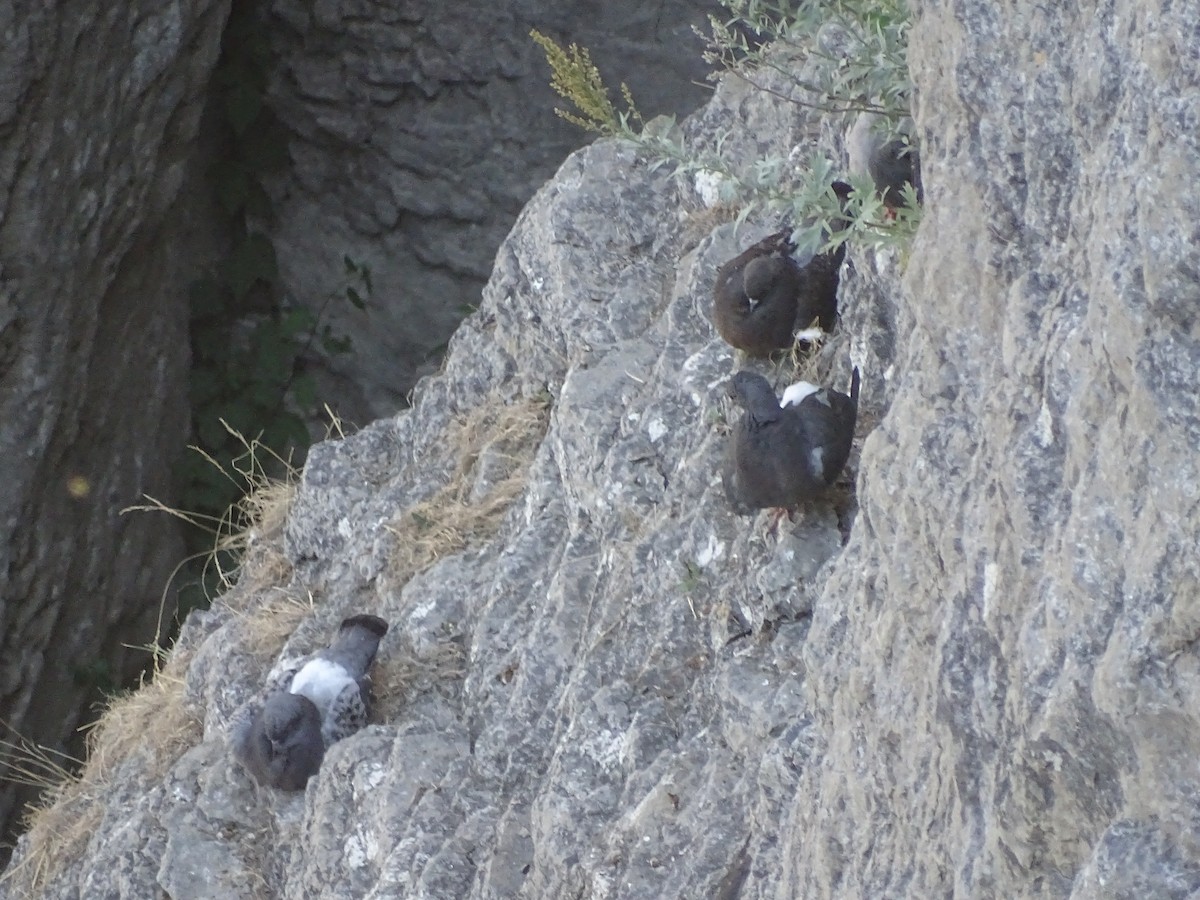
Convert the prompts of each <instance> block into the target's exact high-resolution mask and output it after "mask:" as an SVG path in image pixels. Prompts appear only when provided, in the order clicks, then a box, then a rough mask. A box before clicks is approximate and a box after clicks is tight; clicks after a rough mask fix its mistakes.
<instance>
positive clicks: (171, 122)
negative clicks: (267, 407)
mask: <svg viewBox="0 0 1200 900" xmlns="http://www.w3.org/2000/svg"><path fill="white" fill-rule="evenodd" d="M227 7H228V3H222V2H212V0H186V2H176V3H169V4H162V3H158V2H149V0H144V2H130V3H117V4H113V3H107V2H103V0H93V2H82V3H80V2H76V3H70V4H67V3H61V2H45V0H17V2H16V3H15V4H14V3H7V4H5V5H4V6H3V8H0V31H2V32H3V33H4V35H5V39H4V42H5V50H4V54H3V58H2V60H0V459H2V460H3V462H2V463H0V470H2V474H0V485H2V486H0V658H2V659H3V664H2V665H0V718H2V719H3V720H4V722H5V723H6V724H7V725H10V726H12V728H13V729H15V730H16V731H18V732H20V733H22V734H23V735H24V736H25V737H27V738H29V739H31V740H33V741H36V742H38V743H42V744H45V745H48V746H52V747H61V746H62V741H63V740H64V739H65V738H67V737H70V736H74V732H75V729H76V726H77V725H78V724H79V720H78V716H79V715H80V713H81V711H83V710H84V709H85V706H86V702H87V701H89V700H98V699H99V695H98V694H97V693H96V685H97V683H98V682H99V683H100V685H101V686H111V684H108V685H106V684H105V682H106V680H107V681H109V682H116V683H120V682H121V681H122V680H123V679H125V678H128V677H130V676H131V675H132V674H134V673H135V672H136V668H132V669H131V666H137V665H141V664H143V663H144V662H145V659H146V655H145V654H144V653H131V652H130V650H129V649H128V647H127V646H126V645H128V644H138V643H144V642H149V641H151V640H153V639H154V634H155V632H154V628H155V624H156V621H157V620H158V617H159V611H160V599H161V596H162V590H163V586H164V585H165V583H166V581H167V578H168V576H169V574H170V573H171V570H172V569H173V568H174V566H175V564H176V563H178V561H179V559H180V557H181V556H182V552H183V551H182V544H181V542H180V541H179V539H178V537H177V535H175V533H174V530H173V528H172V526H170V525H169V524H166V523H164V522H163V521H162V519H161V518H160V519H157V520H156V519H155V518H154V517H152V516H148V515H135V516H124V517H122V516H120V515H119V512H120V510H121V509H123V508H124V507H127V506H130V505H132V504H135V503H139V502H144V501H143V494H147V493H148V494H152V495H155V496H159V497H164V498H166V497H169V496H170V477H169V476H170V466H171V464H172V461H173V460H174V458H175V456H176V454H177V453H178V452H179V450H180V448H181V447H182V445H183V443H184V440H185V437H186V434H187V380H186V378H187V376H186V365H187V349H186V348H187V331H186V328H187V293H186V285H187V280H188V278H190V277H192V272H191V270H190V265H191V261H190V260H191V256H190V244H189V240H188V238H189V229H191V228H192V227H193V223H192V222H191V221H190V220H189V219H188V216H187V213H186V209H187V206H188V204H187V203H186V202H184V203H179V202H177V201H178V199H179V197H180V194H181V190H182V191H183V192H185V193H186V185H187V184H188V179H189V177H190V173H189V162H188V161H189V159H190V158H191V157H192V156H193V147H194V143H195V137H196V133H197V128H198V123H199V117H200V113H201V109H202V106H203V93H204V89H205V87H206V84H207V80H208V76H209V73H210V71H211V69H212V66H213V63H214V62H215V59H216V55H217V52H218V46H219V39H220V33H221V28H222V26H223V23H224V20H225V16H226V13H227ZM4 737H5V739H11V738H12V737H13V735H12V734H11V733H7V734H5V735H4ZM76 737H77V736H76ZM24 796H25V797H26V798H27V797H28V794H26V795H24ZM14 797H15V795H14V793H13V786H12V784H11V782H8V781H7V780H6V781H5V782H4V783H3V784H2V785H0V823H3V822H4V821H5V820H7V818H8V817H9V815H10V814H11V812H12V811H13V804H14Z"/></svg>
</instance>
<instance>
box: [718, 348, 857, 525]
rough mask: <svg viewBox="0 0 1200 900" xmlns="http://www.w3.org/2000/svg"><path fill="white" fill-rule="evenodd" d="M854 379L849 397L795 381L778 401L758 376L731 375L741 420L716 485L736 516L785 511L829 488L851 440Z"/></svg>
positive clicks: (747, 373)
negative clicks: (722, 487)
mask: <svg viewBox="0 0 1200 900" xmlns="http://www.w3.org/2000/svg"><path fill="white" fill-rule="evenodd" d="M859 382H860V379H859V374H858V369H857V368H855V370H854V374H853V376H852V377H851V381H850V395H849V396H846V395H845V394H843V393H841V392H839V391H835V390H833V389H831V388H822V387H818V386H817V385H814V384H809V383H807V382H799V383H797V384H794V385H792V386H791V387H789V388H788V389H787V390H786V391H784V398H783V399H784V403H783V404H782V405H781V404H780V402H779V400H777V399H776V398H775V391H774V390H773V389H772V388H771V385H770V382H768V381H767V380H766V379H765V378H763V377H762V376H761V375H757V374H755V373H753V372H744V371H743V372H738V373H737V374H736V375H734V376H733V381H732V384H731V387H732V390H733V393H734V396H735V397H736V398H737V400H738V402H739V403H740V404H741V406H742V407H743V408H744V409H745V411H746V412H745V415H744V416H743V417H742V419H741V421H740V422H739V423H738V425H737V427H736V428H735V429H734V432H733V436H732V439H731V440H730V444H729V450H728V454H727V456H726V461H725V471H724V477H723V479H722V480H723V482H724V485H725V492H726V495H727V496H728V498H729V500H730V502H731V503H732V505H733V506H734V508H735V510H737V511H738V512H748V511H751V510H755V509H765V508H772V507H773V508H777V509H783V510H789V509H793V508H795V507H796V506H797V505H799V503H800V502H801V501H803V500H808V499H811V498H813V497H815V496H817V495H818V494H820V493H821V492H822V491H824V490H825V488H827V487H829V486H830V485H831V484H833V482H834V480H835V479H836V478H837V477H838V474H839V473H840V472H841V471H842V467H843V466H845V465H846V460H847V458H848V457H849V456H850V446H851V444H852V443H853V440H854V425H855V421H856V419H857V417H858V391H859Z"/></svg>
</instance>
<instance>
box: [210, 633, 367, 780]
mask: <svg viewBox="0 0 1200 900" xmlns="http://www.w3.org/2000/svg"><path fill="white" fill-rule="evenodd" d="M387 630H388V624H387V622H385V621H384V620H383V619H381V618H379V617H378V616H371V615H356V616H350V617H349V618H348V619H344V620H343V621H342V624H341V627H340V628H339V629H338V633H337V637H335V638H334V639H333V643H331V644H330V645H329V646H328V647H326V648H325V649H324V650H320V651H318V652H317V653H315V654H314V655H313V656H312V657H311V658H310V659H309V660H308V661H307V662H305V663H304V665H303V666H301V667H300V668H299V669H298V670H296V671H295V674H293V675H292V677H291V679H290V682H289V683H288V686H287V688H286V689H285V690H276V691H274V692H272V693H270V695H269V696H268V697H267V699H266V701H265V702H264V703H262V704H261V705H257V704H251V705H249V706H248V707H247V708H246V709H244V710H243V711H242V713H241V715H240V716H239V718H238V719H237V720H236V721H235V723H234V725H233V728H232V732H231V734H232V744H233V751H234V755H235V756H236V757H237V759H238V760H240V761H241V763H242V764H243V765H244V766H245V767H246V768H247V769H248V770H249V771H250V773H251V774H252V775H253V776H254V777H255V779H256V780H257V781H259V782H260V783H261V784H266V785H269V786H271V787H275V788H279V789H281V790H287V791H292V790H300V789H301V788H303V787H304V785H305V783H306V782H307V781H308V779H309V778H310V777H312V775H314V774H315V773H316V771H317V769H318V768H320V765H321V760H322V759H323V758H324V756H325V751H326V749H328V748H329V746H330V745H331V744H333V743H334V742H335V741H339V740H341V739H342V738H344V737H347V736H349V735H351V734H353V733H354V732H356V731H358V730H359V729H360V728H362V727H363V726H364V725H366V724H367V719H368V718H369V715H370V699H371V695H370V678H369V676H368V675H367V672H368V670H369V669H370V668H371V663H372V662H374V660H375V653H376V651H377V650H378V649H379V642H380V640H382V639H383V636H384V635H385V634H387Z"/></svg>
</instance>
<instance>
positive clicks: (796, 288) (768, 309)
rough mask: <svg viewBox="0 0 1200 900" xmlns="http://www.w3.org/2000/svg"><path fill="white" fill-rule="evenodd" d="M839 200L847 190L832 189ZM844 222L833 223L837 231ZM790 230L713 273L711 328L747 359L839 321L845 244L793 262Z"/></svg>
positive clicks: (770, 237)
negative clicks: (798, 332) (810, 329)
mask: <svg viewBox="0 0 1200 900" xmlns="http://www.w3.org/2000/svg"><path fill="white" fill-rule="evenodd" d="M831 188H832V190H833V191H834V193H835V194H837V196H838V198H839V199H840V200H842V201H845V199H846V198H847V197H848V196H849V194H850V186H849V185H847V184H845V183H844V182H841V181H835V182H834V183H833V184H832V185H831ZM842 227H843V223H837V225H835V230H840V229H841V228H842ZM789 234H790V232H789V230H788V229H784V230H783V231H777V232H775V233H774V234H771V235H768V236H767V237H765V238H763V239H762V240H761V241H759V242H758V243H756V244H754V245H753V246H751V247H750V248H749V249H747V250H745V251H744V252H743V253H741V254H739V255H738V256H735V257H734V258H733V259H731V260H729V262H727V263H725V264H724V265H723V266H721V268H720V269H718V270H717V277H716V281H715V282H714V284H713V324H715V325H716V328H717V331H718V333H720V335H721V337H723V338H724V339H725V341H726V343H728V344H729V345H730V346H732V347H735V348H737V349H738V350H744V351H745V352H746V353H748V354H750V355H751V356H767V355H769V354H770V353H771V352H773V351H775V350H786V349H788V348H789V347H791V346H792V341H793V335H794V333H795V330H796V328H797V327H800V328H808V327H810V326H813V325H816V326H817V327H819V328H820V329H821V330H822V331H825V332H830V331H832V330H833V327H834V324H835V323H836V322H837V289H838V272H839V270H840V269H841V265H842V260H843V259H844V258H845V255H846V248H845V245H844V244H843V245H839V246H838V247H837V249H835V250H832V251H829V252H827V253H818V254H817V255H816V256H814V257H813V258H812V259H811V260H810V261H809V262H808V263H807V264H806V265H804V266H801V265H799V264H798V263H797V262H796V260H795V259H794V258H793V257H792V253H793V252H794V251H795V249H796V248H795V245H794V244H792V243H791V241H790V239H789Z"/></svg>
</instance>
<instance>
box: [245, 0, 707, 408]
mask: <svg viewBox="0 0 1200 900" xmlns="http://www.w3.org/2000/svg"><path fill="white" fill-rule="evenodd" d="M263 6H264V10H265V17H266V18H265V21H266V23H267V27H266V29H265V33H266V35H267V36H268V37H269V42H270V47H271V52H272V58H273V59H274V61H275V71H276V76H275V78H274V79H273V81H272V86H271V90H270V96H269V98H268V102H269V103H270V104H271V106H272V108H273V109H274V110H275V111H276V113H277V114H278V115H279V116H280V118H281V119H282V120H283V121H284V123H285V124H286V125H287V127H288V129H289V132H290V140H289V155H290V164H289V167H288V170H287V173H286V175H284V176H282V177H279V178H276V179H273V181H272V184H271V186H270V187H271V194H272V197H273V203H274V206H275V208H276V213H277V215H276V217H275V218H276V223H277V224H276V225H275V226H274V227H273V229H272V240H273V243H274V247H275V252H276V257H277V259H278V261H279V270H280V280H281V284H282V286H283V288H284V290H285V291H286V292H287V295H288V297H289V298H290V299H291V300H293V301H295V302H298V303H301V304H304V305H306V306H308V307H309V308H310V309H311V310H313V311H314V313H317V314H320V315H321V317H322V321H323V322H324V323H325V324H328V325H330V327H331V328H332V329H333V330H334V332H335V333H336V334H338V335H344V336H347V337H349V338H350V339H351V341H352V342H353V352H350V353H338V354H333V355H330V356H327V357H325V358H323V359H322V360H321V361H320V362H321V365H320V366H313V368H312V369H311V371H312V372H313V373H314V374H315V375H317V376H319V377H320V379H321V386H322V390H323V394H324V396H325V397H326V398H327V399H330V400H331V402H333V405H334V406H335V407H336V408H337V409H338V411H339V413H340V415H342V416H343V418H346V419H349V420H350V421H354V422H357V423H359V424H363V423H365V422H367V421H370V420H371V419H373V418H377V417H379V416H383V415H391V414H392V413H394V412H395V411H396V410H397V409H399V408H401V407H403V406H404V405H405V398H406V396H407V395H408V393H409V391H410V390H411V389H412V386H413V385H414V384H415V383H416V381H417V379H418V378H419V377H420V376H421V375H425V374H428V373H430V372H432V371H434V370H436V369H437V366H438V363H439V361H440V359H441V355H442V352H443V350H444V348H445V346H446V342H447V341H448V340H449V337H450V335H451V333H453V331H454V329H455V327H456V326H457V325H458V323H459V322H460V321H461V320H462V319H463V318H464V317H465V316H466V315H467V313H468V312H469V311H470V310H471V309H473V308H474V307H475V306H477V305H478V303H479V294H480V291H481V290H482V289H483V285H484V283H485V282H486V281H487V278H488V274H489V272H490V271H491V268H492V259H493V258H494V257H495V255H496V248H497V247H498V246H499V245H500V242H501V241H502V240H503V239H504V236H505V235H506V234H507V233H508V231H509V229H510V228H512V224H513V222H514V220H515V219H516V217H517V214H518V213H519V212H520V211H521V207H522V206H523V205H524V204H525V202H526V201H527V200H528V199H529V198H530V196H532V194H533V192H534V191H535V190H537V188H538V186H539V185H541V184H542V183H543V182H544V181H545V180H546V179H547V178H549V177H550V176H551V175H552V174H553V173H554V170H555V169H556V168H557V167H558V165H559V164H560V163H561V162H562V160H563V159H564V158H565V157H566V155H567V154H568V153H570V152H571V151H572V150H574V149H576V148H577V147H579V146H580V144H581V143H583V142H584V141H585V140H586V139H587V138H586V136H585V135H582V134H581V133H580V132H579V130H578V129H577V128H575V126H573V125H570V124H568V123H566V122H564V121H563V120H561V119H559V118H558V117H556V116H555V115H554V105H555V100H556V97H555V96H554V94H553V93H552V92H551V90H550V88H549V85H548V83H549V80H550V71H549V68H548V67H547V65H546V61H545V58H544V57H543V55H542V51H541V50H540V49H539V48H538V47H537V46H536V45H535V44H534V43H533V41H531V40H530V39H529V31H530V29H531V28H537V29H539V30H541V31H543V32H545V33H547V34H549V35H551V36H552V37H553V38H554V39H555V40H558V41H561V42H563V43H568V42H576V43H578V44H579V45H580V46H583V47H587V48H590V50H591V52H592V56H593V58H594V59H595V60H596V62H597V64H598V65H600V67H601V68H602V69H603V71H604V74H605V77H606V79H607V80H608V81H609V82H610V83H612V84H613V85H617V84H620V83H621V82H622V81H625V82H628V83H629V84H630V85H631V86H632V87H633V88H634V89H635V91H636V93H637V96H638V101H639V104H640V105H641V106H642V107H643V108H644V110H645V112H646V114H647V115H657V114H659V113H679V112H684V111H691V110H693V109H695V108H696V107H697V106H698V105H699V104H700V103H701V102H703V101H704V100H705V99H707V96H708V91H707V90H706V88H705V86H704V84H705V82H704V79H705V76H706V75H707V74H708V71H709V67H708V66H707V65H706V64H705V63H704V62H703V60H702V59H701V51H702V49H703V43H702V41H701V40H700V39H699V38H698V37H697V36H696V35H695V34H694V33H693V31H692V29H693V28H694V27H706V25H707V21H706V18H705V17H706V15H708V14H709V13H713V14H719V15H721V16H723V17H724V16H727V15H728V13H727V11H726V10H724V9H722V8H720V7H719V6H717V5H716V3H715V2H711V0H710V2H707V3H701V2H696V0H657V2H655V3H643V2H640V0H633V2H623V0H608V2H602V3H598V2H595V0H568V2H559V3H547V2H544V0H536V2H532V0H494V2H490V3H484V4H480V3H462V2H459V3H451V2H439V3H430V2H412V0H378V2H374V3H370V4H360V5H347V4H338V3H317V4H313V3H311V2H300V0H268V2H266V3H264V4H263ZM344 256H348V257H350V258H351V259H352V260H354V261H355V262H356V263H358V264H359V265H362V266H365V267H366V268H367V269H368V270H369V271H370V273H371V278H372V283H373V285H374V295H373V297H372V299H371V302H370V305H369V307H368V308H367V309H366V310H363V311H360V310H357V309H355V308H353V307H352V306H351V305H350V304H348V303H345V302H330V297H335V298H336V297H340V296H341V294H342V292H343V290H344V287H345V283H344V280H345V275H344V268H343V257H344ZM334 401H336V402H334Z"/></svg>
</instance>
